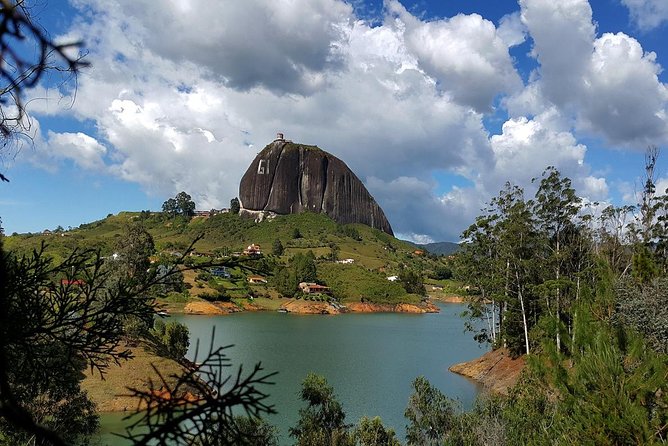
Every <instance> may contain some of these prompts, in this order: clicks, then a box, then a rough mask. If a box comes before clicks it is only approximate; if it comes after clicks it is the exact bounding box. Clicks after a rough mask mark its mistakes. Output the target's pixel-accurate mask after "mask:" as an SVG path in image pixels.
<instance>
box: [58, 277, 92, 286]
mask: <svg viewBox="0 0 668 446" xmlns="http://www.w3.org/2000/svg"><path fill="white" fill-rule="evenodd" d="M60 284H61V285H62V286H72V285H77V286H84V285H86V282H84V281H83V280H81V279H62V280H61V281H60Z"/></svg>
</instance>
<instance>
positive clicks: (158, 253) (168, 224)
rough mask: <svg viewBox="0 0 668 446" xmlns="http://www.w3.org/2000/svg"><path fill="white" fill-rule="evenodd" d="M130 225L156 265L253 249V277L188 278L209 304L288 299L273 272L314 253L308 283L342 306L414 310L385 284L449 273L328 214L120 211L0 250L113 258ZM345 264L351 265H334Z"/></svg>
mask: <svg viewBox="0 0 668 446" xmlns="http://www.w3.org/2000/svg"><path fill="white" fill-rule="evenodd" d="M132 224H139V225H141V227H142V228H143V229H144V230H145V231H146V232H147V233H149V234H150V236H151V237H152V239H153V242H154V245H155V252H154V253H153V256H152V259H153V260H154V261H159V262H169V261H170V260H173V259H174V258H176V257H177V256H178V255H180V254H182V253H184V252H185V250H186V249H187V248H188V247H189V246H190V244H191V243H192V242H193V240H195V239H196V238H198V241H197V243H196V244H195V245H194V246H193V251H192V253H191V255H190V256H189V257H187V258H186V259H185V262H186V264H187V265H191V266H192V265H195V266H196V265H197V264H199V263H202V264H203V263H208V262H221V261H224V260H225V259H229V258H237V257H235V256H238V255H239V254H241V253H242V252H243V250H244V249H245V248H247V247H248V246H249V245H251V244H254V245H257V246H259V247H260V249H261V251H262V256H261V257H258V258H253V259H246V264H247V265H248V266H250V267H251V268H253V270H254V273H251V272H249V271H245V270H243V269H242V268H240V267H231V268H230V269H229V273H230V277H229V278H228V277H226V278H220V277H213V276H211V275H206V274H204V275H196V274H194V273H186V283H187V285H190V286H191V288H190V290H189V291H187V292H186V296H204V297H205V298H208V300H211V299H212V298H213V299H214V300H215V297H216V296H220V299H221V300H227V299H226V298H232V299H237V298H245V297H248V296H249V295H255V296H256V297H257V296H265V297H276V296H278V295H280V294H283V295H285V296H286V297H292V295H290V294H291V293H285V292H284V293H277V292H276V288H277V287H276V283H275V281H274V276H275V273H276V272H277V271H279V270H280V269H281V268H283V267H289V266H290V265H291V262H292V261H293V259H294V258H295V256H298V255H304V254H307V253H312V255H313V258H314V262H315V265H316V271H317V273H316V276H315V277H310V278H309V280H308V281H317V282H318V283H320V284H322V285H326V286H328V287H330V288H331V292H332V295H333V297H335V298H337V299H339V300H340V301H343V302H345V301H368V302H378V303H399V302H405V303H419V302H420V300H421V296H419V295H415V294H411V293H408V292H407V291H406V289H405V288H404V287H402V285H401V283H400V281H397V282H392V281H389V280H387V278H388V277H391V276H399V275H400V274H401V272H402V271H404V270H411V271H415V273H416V274H417V275H418V276H419V277H421V278H422V277H424V278H425V279H426V278H427V277H436V276H438V274H437V272H438V271H442V270H443V269H444V268H445V269H447V268H448V265H447V261H448V260H447V259H444V258H439V257H437V256H434V255H430V254H428V253H424V252H419V251H418V252H417V253H416V252H415V251H416V249H415V247H414V246H413V245H412V244H410V243H408V242H404V241H401V240H398V239H396V238H394V237H392V236H391V235H388V234H386V233H384V232H382V231H379V230H377V229H372V228H370V227H368V226H365V225H362V224H351V225H340V224H337V223H335V222H334V221H332V220H331V219H330V218H329V217H327V216H326V215H323V214H314V213H303V214H293V215H285V216H277V217H275V218H274V219H271V220H264V221H261V222H255V221H253V220H252V219H249V218H244V217H241V216H239V215H236V214H234V213H231V212H228V213H221V214H217V215H213V216H210V217H208V216H204V217H202V216H195V217H189V216H184V215H179V214H178V213H171V214H169V213H164V212H159V213H156V212H153V213H151V212H148V211H142V212H121V213H120V214H118V215H109V216H107V217H106V218H104V219H102V220H99V221H95V222H91V223H85V224H82V225H81V226H80V227H78V228H75V229H71V230H68V231H53V232H50V233H40V234H15V235H12V236H10V237H7V238H6V239H5V246H6V248H7V249H8V250H10V251H14V252H16V253H29V252H31V251H32V250H35V249H39V247H40V246H41V244H42V243H45V244H46V245H47V249H46V253H47V254H48V255H49V256H51V257H53V258H54V260H55V261H61V260H62V259H64V258H66V257H67V256H68V255H69V253H71V252H72V251H73V250H74V249H87V248H90V249H96V250H100V252H101V254H102V256H105V257H107V256H113V255H114V253H116V254H118V249H119V244H121V242H122V240H123V239H124V237H127V232H126V228H127V227H128V226H129V225H132ZM277 243H279V244H280V248H281V249H280V253H276V254H280V255H276V254H275V253H274V252H275V249H274V245H276V244H277ZM309 255H310V254H309ZM242 257H243V256H242ZM344 259H352V260H347V261H348V262H350V263H345V264H344V263H340V262H337V261H341V260H344ZM206 271H208V270H204V272H205V273H206ZM252 274H259V275H261V276H263V277H265V278H266V279H267V281H268V284H266V285H265V284H260V285H258V286H255V285H249V284H247V277H248V276H249V275H252ZM299 281H301V279H300V280H299ZM249 293H250V294H249ZM172 298H173V299H176V298H178V296H172ZM183 299H186V297H184V298H183Z"/></svg>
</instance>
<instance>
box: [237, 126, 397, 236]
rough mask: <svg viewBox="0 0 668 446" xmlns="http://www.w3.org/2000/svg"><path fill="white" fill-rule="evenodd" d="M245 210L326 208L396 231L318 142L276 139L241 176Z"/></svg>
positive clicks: (344, 219)
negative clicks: (306, 142)
mask: <svg viewBox="0 0 668 446" xmlns="http://www.w3.org/2000/svg"><path fill="white" fill-rule="evenodd" d="M239 200H240V202H241V206H242V208H243V209H245V210H248V211H265V212H274V213H276V214H296V213H300V212H307V211H308V212H316V213H325V214H327V215H328V216H329V217H330V218H332V220H334V221H336V222H338V223H342V224H348V223H363V224H365V225H368V226H371V227H372V228H376V229H380V230H381V231H384V232H387V233H388V234H392V235H393V233H392V227H391V226H390V223H389V222H388V221H387V218H386V217H385V213H384V212H383V210H382V209H381V208H380V206H378V203H376V200H374V199H373V197H372V196H371V194H370V193H369V191H367V190H366V187H364V184H363V183H362V182H361V181H360V179H359V178H357V176H356V175H355V174H354V173H353V172H352V171H351V170H350V168H349V167H348V166H347V165H346V164H345V163H344V162H343V161H341V160H340V159H338V158H337V157H335V156H334V155H331V154H329V153H327V152H325V151H324V150H321V149H320V148H318V147H316V146H307V145H304V144H296V143H293V142H291V141H285V140H283V139H277V140H275V141H274V142H272V143H270V144H269V145H268V146H267V147H265V148H264V149H263V150H262V151H261V152H260V153H259V154H258V155H257V156H256V157H255V159H254V160H253V162H252V163H251V165H250V167H249V168H248V170H247V171H246V173H245V174H244V176H243V178H242V179H241V184H240V185H239Z"/></svg>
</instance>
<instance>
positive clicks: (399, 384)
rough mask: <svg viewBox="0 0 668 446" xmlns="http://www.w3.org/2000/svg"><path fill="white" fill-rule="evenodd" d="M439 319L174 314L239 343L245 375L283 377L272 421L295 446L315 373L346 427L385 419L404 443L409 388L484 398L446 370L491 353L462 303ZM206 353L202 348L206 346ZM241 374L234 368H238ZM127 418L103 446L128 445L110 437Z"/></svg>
mask: <svg viewBox="0 0 668 446" xmlns="http://www.w3.org/2000/svg"><path fill="white" fill-rule="evenodd" d="M439 306H440V309H441V312H440V313H438V314H425V315H413V314H396V313H374V314H345V315H337V316H298V315H291V314H281V313H274V312H260V313H239V314H235V315H228V316H187V315H179V316H174V317H173V318H172V319H174V320H177V321H179V322H182V323H184V324H186V325H187V326H188V328H189V329H190V336H191V349H190V350H191V351H190V353H189V355H191V357H192V354H193V353H194V345H195V341H194V340H195V339H197V338H199V339H200V340H201V345H202V346H204V347H205V348H207V347H208V345H209V342H210V339H211V332H212V328H213V327H214V326H215V327H216V339H215V342H216V344H218V345H228V344H234V347H233V348H231V349H229V350H228V356H229V357H230V358H231V359H232V363H233V364H234V365H235V366H236V365H238V364H243V365H244V368H245V369H246V370H248V369H250V368H251V367H252V366H253V365H254V364H255V363H256V362H258V361H262V365H263V367H264V368H265V370H266V371H278V372H279V374H278V375H277V376H275V377H274V381H275V383H276V384H275V385H273V386H267V387H266V388H265V389H263V390H264V391H265V393H269V394H270V395H271V396H270V399H269V402H270V403H272V404H274V405H275V407H276V410H278V414H277V415H272V416H269V417H268V418H267V419H268V421H269V422H270V423H271V424H274V425H276V426H278V427H279V429H280V432H281V442H282V444H292V441H291V440H292V439H290V438H288V428H289V427H290V426H294V424H295V422H296V420H297V418H298V410H299V408H300V407H302V406H303V404H302V402H301V400H300V399H299V396H298V393H299V390H300V386H301V382H302V380H303V379H304V377H305V376H306V375H307V374H308V373H309V372H315V373H318V374H322V375H324V376H325V377H326V378H327V380H328V382H329V384H330V385H332V386H333V387H334V390H335V393H336V395H337V397H338V399H339V401H340V402H341V403H342V405H343V408H344V410H345V412H346V414H347V417H346V422H348V423H352V424H354V423H356V422H357V421H358V420H359V418H360V417H362V416H363V415H368V416H376V415H378V416H380V417H381V418H382V419H383V423H384V424H385V425H386V426H391V427H393V428H394V429H395V431H396V432H397V434H398V436H399V438H401V439H402V441H403V440H404V432H405V424H406V420H405V418H404V416H403V414H404V410H405V408H406V404H407V402H408V397H409V395H410V394H411V382H412V381H413V379H414V378H415V377H417V376H420V375H423V376H425V377H426V378H427V379H428V380H429V381H430V382H431V383H432V384H433V385H435V386H436V387H438V388H439V389H440V390H441V391H442V392H443V393H444V394H446V395H448V396H449V397H451V398H454V399H457V400H459V401H460V402H461V404H462V405H463V406H464V407H469V406H470V405H471V403H472V402H473V400H474V399H475V397H476V395H477V394H478V392H479V390H480V389H479V387H478V386H476V385H475V384H474V383H473V382H471V381H469V380H467V379H465V378H462V377H461V376H458V375H455V374H454V373H451V372H449V371H448V367H449V366H451V365H452V364H455V363H458V362H462V361H467V360H470V359H473V358H475V357H478V356H480V355H481V354H483V353H484V352H485V350H483V349H481V348H480V347H479V346H478V344H477V343H476V342H475V341H473V339H472V336H471V333H464V320H463V319H461V318H460V316H459V315H460V314H461V312H462V311H464V309H465V305H464V304H440V305H439ZM200 350H202V348H200ZM235 371H236V370H235ZM121 418H122V415H118V414H105V415H103V417H102V420H101V421H102V431H103V432H102V437H101V440H102V444H114V445H121V444H124V443H122V442H120V441H119V440H118V438H117V437H114V436H111V435H110V434H109V432H110V431H114V430H115V431H117V432H118V431H119V430H121V429H122V426H123V422H122V421H121Z"/></svg>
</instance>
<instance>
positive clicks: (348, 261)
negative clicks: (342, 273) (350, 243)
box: [336, 259, 355, 265]
mask: <svg viewBox="0 0 668 446" xmlns="http://www.w3.org/2000/svg"><path fill="white" fill-rule="evenodd" d="M336 263H343V264H344V265H349V264H351V263H355V259H343V260H338V261H337V262H336Z"/></svg>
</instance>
